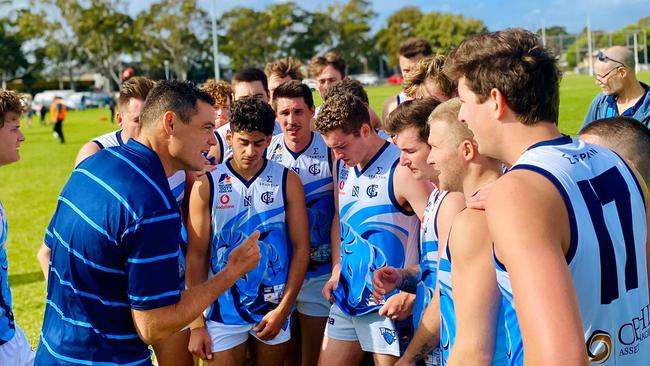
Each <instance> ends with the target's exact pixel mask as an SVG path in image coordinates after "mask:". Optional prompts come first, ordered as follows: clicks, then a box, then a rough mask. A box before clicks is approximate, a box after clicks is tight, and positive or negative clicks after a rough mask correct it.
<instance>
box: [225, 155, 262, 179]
mask: <svg viewBox="0 0 650 366" xmlns="http://www.w3.org/2000/svg"><path fill="white" fill-rule="evenodd" d="M230 166H231V167H232V169H233V170H234V171H235V173H237V174H239V175H240V176H241V177H242V178H244V179H246V180H250V179H251V178H253V177H254V176H255V175H256V174H257V173H258V172H259V171H260V170H261V169H262V166H264V158H260V159H259V160H258V161H256V162H255V163H253V164H251V165H249V166H246V167H245V166H243V165H242V164H241V163H239V162H238V161H237V159H235V158H232V159H230Z"/></svg>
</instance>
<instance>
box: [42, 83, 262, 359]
mask: <svg viewBox="0 0 650 366" xmlns="http://www.w3.org/2000/svg"><path fill="white" fill-rule="evenodd" d="M212 104H213V100H212V97H210V96H209V95H208V94H206V93H205V92H202V91H200V90H198V89H197V88H196V87H195V86H194V85H192V84H191V83H188V82H180V81H165V82H161V83H159V84H158V85H157V86H156V87H155V88H154V89H152V90H151V92H150V94H149V96H148V97H147V100H146V102H145V104H144V107H143V110H142V114H141V124H142V129H141V132H140V135H139V137H138V138H136V139H130V140H129V141H128V142H127V143H126V144H124V145H122V146H118V147H115V148H111V149H104V150H102V151H100V152H98V153H96V154H94V155H93V156H92V157H90V158H88V159H86V160H84V161H83V162H82V163H81V164H79V165H78V166H77V167H76V168H75V170H74V171H73V172H72V174H71V176H70V179H69V180H68V183H67V184H66V185H65V187H64V188H63V191H62V192H61V194H60V195H59V197H58V204H57V208H56V211H55V213H54V216H53V217H52V220H51V222H50V225H49V226H48V229H47V232H46V236H45V243H46V245H47V246H48V247H49V248H50V249H51V257H50V262H51V265H50V273H49V275H48V277H49V281H48V288H47V300H46V307H45V319H44V321H43V328H42V331H41V339H40V344H39V348H38V352H37V354H36V364H37V365H79V364H82V365H90V364H102V365H151V353H150V351H149V350H148V348H147V344H152V343H156V342H158V341H160V340H162V339H164V338H166V337H169V336H170V335H171V334H173V333H174V332H177V331H178V330H180V329H181V328H182V327H184V326H186V325H187V324H189V323H190V322H191V321H192V320H193V319H195V318H196V317H197V316H198V315H199V314H200V313H201V312H202V311H203V310H204V309H205V308H207V307H208V305H209V304H210V303H212V302H213V301H214V300H215V299H216V298H217V296H218V295H219V294H220V293H222V292H223V291H224V290H226V289H227V288H229V287H230V286H232V284H233V283H234V282H235V281H236V280H237V279H238V278H239V277H241V276H242V275H244V274H246V273H248V271H249V270H251V269H252V268H254V267H255V266H256V265H257V262H258V260H259V256H260V254H259V249H258V246H257V236H258V235H259V233H254V234H252V235H251V237H250V238H249V239H248V240H247V243H245V244H243V245H242V246H241V247H240V248H241V249H239V248H238V249H237V250H235V251H233V253H232V255H231V256H230V257H229V258H228V259H229V265H228V266H227V267H225V268H224V270H222V271H221V272H219V273H218V274H216V275H215V276H214V277H212V278H211V279H210V280H208V281H206V282H204V283H203V284H201V285H198V286H196V287H193V288H191V289H188V290H185V291H182V288H183V284H182V283H181V281H180V280H179V276H178V274H179V272H178V271H179V243H180V227H181V218H180V212H179V209H178V205H176V203H175V201H174V197H173V195H172V192H171V190H170V188H169V184H168V183H167V177H168V176H170V175H171V174H172V173H174V172H176V171H178V170H200V169H202V168H204V166H205V165H206V164H207V161H206V160H205V158H204V157H203V153H205V152H207V151H208V149H209V148H210V146H212V145H214V144H215V143H216V141H215V137H214V134H213V132H212V131H213V130H214V109H213V107H212Z"/></svg>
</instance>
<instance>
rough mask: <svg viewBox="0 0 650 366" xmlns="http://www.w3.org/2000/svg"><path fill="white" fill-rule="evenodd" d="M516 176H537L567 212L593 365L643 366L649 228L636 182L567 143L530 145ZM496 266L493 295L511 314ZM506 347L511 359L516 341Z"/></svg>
mask: <svg viewBox="0 0 650 366" xmlns="http://www.w3.org/2000/svg"><path fill="white" fill-rule="evenodd" d="M515 169H526V170H531V171H534V172H537V173H539V174H541V175H543V176H544V177H545V178H547V179H548V180H549V181H551V183H553V185H554V186H555V187H556V189H557V190H558V191H559V192H560V195H561V196H562V199H563V200H564V204H565V205H566V208H567V211H568V216H569V224H570V228H571V242H570V245H569V250H568V252H567V254H566V260H567V263H568V265H569V271H570V273H571V276H572V278H573V283H574V285H575V289H576V293H577V298H578V305H579V308H580V315H581V318H582V323H583V330H584V336H585V344H586V348H587V352H588V354H589V357H590V358H591V361H592V364H598V365H617V366H621V365H626V366H627V365H630V366H632V365H635V366H636V365H646V364H648V360H650V341H649V340H648V338H650V313H649V311H648V302H649V300H648V276H647V270H646V269H647V263H646V256H645V253H646V236H647V225H646V211H645V200H644V193H643V190H642V188H641V185H640V184H639V181H638V180H637V178H636V177H635V176H634V174H633V173H632V171H631V170H630V168H629V167H628V166H627V165H626V163H625V162H624V161H623V160H622V159H621V158H619V157H618V156H617V155H616V154H615V153H613V152H612V151H610V150H608V149H605V148H603V147H599V146H595V145H590V144H585V143H584V142H582V141H580V140H577V139H572V138H570V137H568V136H563V137H560V138H557V139H554V140H549V141H543V142H540V143H538V144H535V145H533V146H532V147H530V148H529V149H528V150H527V151H526V152H524V154H523V155H522V156H521V157H520V158H519V160H517V162H516V163H515V164H514V165H513V167H512V169H511V170H515ZM496 264H497V272H498V280H499V288H500V289H501V291H502V292H503V294H504V297H505V298H506V299H507V300H508V301H506V304H505V305H506V306H508V307H509V309H508V311H510V312H512V311H513V309H514V303H513V301H512V287H511V285H510V278H509V276H508V272H507V269H506V268H505V267H504V266H503V265H502V264H501V263H499V262H498V258H497V260H496ZM509 326H510V327H512V328H514V324H513V325H509ZM509 330H510V332H513V333H516V332H517V329H509ZM511 341H513V344H512V345H511V352H513V356H514V355H515V354H514V353H515V352H516V351H518V350H519V349H520V348H521V342H520V338H516V337H513V339H511ZM514 341H519V343H518V344H517V343H514ZM520 357H521V358H523V353H522V355H521V356H520Z"/></svg>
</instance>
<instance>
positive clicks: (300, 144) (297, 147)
mask: <svg viewBox="0 0 650 366" xmlns="http://www.w3.org/2000/svg"><path fill="white" fill-rule="evenodd" d="M310 142H311V131H310V130H307V131H306V133H301V134H300V136H296V137H295V138H289V137H287V136H285V137H284V144H285V145H286V146H287V148H289V150H291V151H293V152H294V153H295V152H298V151H303V150H304V149H305V148H306V147H307V145H309V143H310Z"/></svg>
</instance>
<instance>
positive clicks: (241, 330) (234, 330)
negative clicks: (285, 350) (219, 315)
mask: <svg viewBox="0 0 650 366" xmlns="http://www.w3.org/2000/svg"><path fill="white" fill-rule="evenodd" d="M290 319H291V317H289V318H287V320H285V321H284V323H283V324H282V327H281V328H280V332H279V333H278V335H276V336H275V338H273V339H271V340H268V341H263V340H261V339H259V338H258V337H257V334H256V333H255V332H254V331H253V328H255V326H256V324H243V325H242V324H232V325H231V324H223V323H219V322H215V321H212V320H207V321H206V322H205V324H206V328H207V329H208V333H209V334H210V338H211V339H212V352H223V351H227V350H229V349H232V348H235V347H237V346H239V345H240V344H242V343H244V342H246V341H247V340H248V336H249V335H252V336H253V337H255V338H257V339H258V340H259V341H260V342H262V343H264V344H266V345H269V346H275V345H278V344H282V343H284V342H287V341H289V339H291V320H290Z"/></svg>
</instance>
